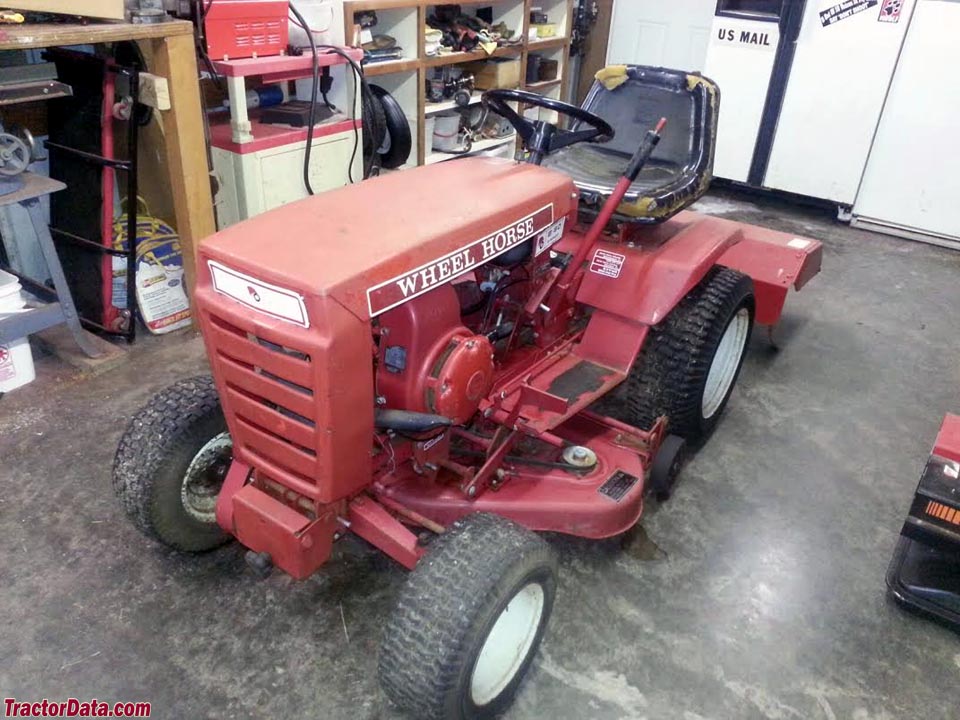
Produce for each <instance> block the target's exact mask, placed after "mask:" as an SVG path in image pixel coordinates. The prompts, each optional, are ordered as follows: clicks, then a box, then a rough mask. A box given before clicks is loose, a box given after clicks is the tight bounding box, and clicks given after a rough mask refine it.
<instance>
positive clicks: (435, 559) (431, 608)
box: [378, 513, 557, 720]
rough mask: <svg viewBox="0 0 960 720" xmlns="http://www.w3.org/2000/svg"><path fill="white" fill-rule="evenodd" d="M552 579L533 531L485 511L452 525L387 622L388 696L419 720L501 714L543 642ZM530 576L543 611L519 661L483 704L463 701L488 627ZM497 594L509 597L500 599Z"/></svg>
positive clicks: (381, 670) (384, 680)
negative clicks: (539, 592) (507, 679)
mask: <svg viewBox="0 0 960 720" xmlns="http://www.w3.org/2000/svg"><path fill="white" fill-rule="evenodd" d="M556 575H557V560H556V556H555V554H554V552H553V550H552V549H551V548H550V546H549V545H548V544H547V543H546V541H544V540H543V538H541V537H540V536H538V535H536V534H535V533H533V532H532V531H530V530H527V529H525V528H523V527H520V526H519V525H516V524H515V523H513V522H511V521H509V520H506V519H505V518H502V517H500V516H497V515H492V514H488V513H477V514H473V515H469V516H467V517H465V518H463V519H461V520H458V521H457V522H455V523H453V525H451V526H450V528H449V529H448V530H447V532H445V533H443V534H442V535H440V536H439V537H437V538H436V539H435V540H434V541H433V542H432V543H431V544H430V549H429V551H428V552H427V554H426V555H425V556H424V557H423V558H422V559H421V560H420V562H419V564H418V565H417V567H416V568H415V569H414V570H413V572H412V573H411V574H410V576H409V578H408V579H407V582H406V585H405V586H404V588H403V590H402V591H401V592H400V596H399V598H398V600H397V605H396V609H395V610H394V612H393V613H392V615H391V616H390V618H389V620H388V622H387V626H386V629H385V631H384V637H383V642H382V644H381V648H380V658H379V666H378V674H379V677H380V684H381V687H382V688H383V690H384V692H385V694H386V695H387V697H388V698H390V700H392V701H393V702H394V703H395V704H397V705H398V706H400V707H401V708H403V709H404V710H406V711H407V712H408V713H410V716H411V717H415V718H418V720H454V719H456V720H465V719H467V718H471V719H472V718H482V717H490V716H492V715H495V714H496V713H497V712H500V711H501V710H502V709H503V708H504V707H505V706H506V705H507V704H509V702H510V700H511V699H512V696H513V694H514V693H515V692H516V689H517V687H518V686H519V685H520V682H521V681H522V679H523V676H524V675H525V674H526V671H527V669H529V666H530V663H531V662H532V660H533V658H534V656H535V655H536V652H537V648H538V646H539V643H540V641H541V640H542V638H543V634H544V631H545V629H546V626H547V623H548V621H549V617H550V611H551V609H552V606H553V600H554V597H555V595H556ZM532 576H536V577H537V578H540V579H541V586H542V587H543V590H544V606H543V614H542V617H541V621H540V627H539V630H538V633H537V636H536V638H535V640H534V643H533V645H532V647H531V650H530V653H529V655H528V657H527V659H526V661H525V663H524V664H523V665H522V666H521V667H520V669H519V671H518V672H517V673H516V675H515V676H514V677H513V679H512V680H511V682H510V683H509V684H508V685H507V686H506V688H505V689H504V691H503V692H502V693H501V694H500V695H499V696H497V697H496V698H495V699H494V700H493V701H491V702H490V703H489V704H488V705H485V706H483V707H482V708H476V707H475V706H472V703H465V702H464V701H463V697H464V693H466V694H467V695H468V694H469V686H470V678H471V675H472V669H473V664H474V662H475V658H476V654H477V653H479V651H480V648H481V647H482V644H483V640H484V639H485V638H486V635H487V633H488V632H489V629H490V626H492V624H493V622H494V621H495V619H496V617H497V616H498V615H499V613H500V609H501V608H502V607H503V605H505V604H506V600H509V598H510V597H511V596H512V594H515V592H516V591H518V590H519V589H520V587H522V586H524V585H525V584H526V582H528V580H529V578H530V577H532ZM503 593H509V594H508V596H507V597H506V599H503V598H502V594H503ZM498 598H500V601H502V603H501V604H497V603H498V602H499V601H498ZM464 683H466V684H464Z"/></svg>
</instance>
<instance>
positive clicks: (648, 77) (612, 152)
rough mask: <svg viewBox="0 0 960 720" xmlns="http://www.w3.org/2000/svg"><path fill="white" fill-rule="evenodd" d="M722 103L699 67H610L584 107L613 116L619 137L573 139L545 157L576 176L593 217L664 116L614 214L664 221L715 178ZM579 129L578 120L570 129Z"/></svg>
mask: <svg viewBox="0 0 960 720" xmlns="http://www.w3.org/2000/svg"><path fill="white" fill-rule="evenodd" d="M719 104H720V92H719V90H718V89H717V86H716V85H715V84H714V83H713V82H712V81H711V80H708V79H707V78H705V77H703V76H702V75H699V74H696V73H694V74H690V73H685V72H680V71H679V70H668V69H666V68H654V67H645V66H642V65H619V66H612V67H608V68H605V69H604V70H601V71H600V72H598V73H597V81H596V82H595V83H594V85H593V87H592V88H591V90H590V93H589V94H588V95H587V99H586V101H585V102H584V104H583V108H584V109H585V110H588V111H590V112H592V113H594V114H596V115H599V116H600V117H602V118H603V119H604V120H606V121H607V122H609V123H610V124H611V125H612V126H613V128H614V130H615V131H616V137H615V138H614V139H613V140H611V141H610V142H608V143H605V144H591V143H580V144H577V145H571V146H570V147H567V148H564V149H562V150H560V151H558V152H556V153H553V154H552V155H550V156H548V157H547V158H546V159H545V160H544V161H543V164H544V165H545V166H548V167H551V168H553V169H555V170H559V171H561V172H563V173H566V174H567V175H569V176H570V177H571V178H572V179H573V182H574V183H575V184H576V186H577V187H578V188H579V189H580V212H581V215H582V216H585V217H584V219H585V220H589V219H591V218H592V217H593V216H595V215H596V213H597V211H599V209H600V206H602V205H603V203H604V201H605V200H606V199H607V198H608V197H609V196H610V194H611V193H612V192H613V188H614V186H615V185H616V184H617V181H618V180H619V179H620V177H621V176H622V174H623V172H624V170H626V168H627V164H628V163H629V162H630V158H631V157H632V156H633V153H634V152H636V149H637V148H638V147H639V146H640V142H641V140H642V139H643V137H644V135H645V134H646V132H647V130H650V129H651V128H653V126H654V125H656V123H657V121H658V120H659V119H660V118H661V117H665V118H667V126H666V129H665V130H664V131H663V139H662V140H661V141H660V144H659V145H658V146H657V148H656V150H655V151H654V153H653V155H652V156H651V158H650V161H649V162H648V163H647V165H646V166H645V167H644V169H643V171H642V172H641V173H640V176H639V177H638V178H637V181H636V182H634V183H633V185H631V186H630V190H629V191H628V192H627V195H626V197H625V198H624V202H623V203H622V204H621V205H620V207H619V208H618V209H617V213H616V216H615V220H616V221H618V222H631V223H658V222H663V221H664V220H666V219H668V218H670V217H672V216H673V215H675V214H676V213H678V212H680V211H681V210H683V209H684V208H685V207H687V206H688V205H691V204H693V203H694V202H695V201H696V200H697V199H698V198H699V197H700V196H701V195H703V194H704V193H705V192H706V191H707V188H708V187H709V186H710V180H711V178H712V177H713V156H714V146H715V144H716V131H717V130H716V129H717V112H718V110H719ZM576 129H577V124H576V123H575V124H574V125H573V126H572V127H571V130H576Z"/></svg>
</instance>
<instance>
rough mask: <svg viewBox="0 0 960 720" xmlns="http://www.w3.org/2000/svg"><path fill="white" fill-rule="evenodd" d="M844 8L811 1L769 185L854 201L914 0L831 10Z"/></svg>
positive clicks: (829, 0)
mask: <svg viewBox="0 0 960 720" xmlns="http://www.w3.org/2000/svg"><path fill="white" fill-rule="evenodd" d="M894 6H896V8H897V9H898V13H897V14H896V15H894V14H892V13H890V12H888V11H889V10H890V9H892V8H893V7H894ZM838 7H840V3H838V2H837V0H808V1H807V7H806V12H805V14H804V18H803V26H802V27H801V29H800V35H799V37H798V38H797V47H796V54H795V56H794V59H793V66H792V67H791V69H790V79H789V80H788V82H787V90H786V95H785V96H784V100H783V108H782V110H781V112H780V119H779V122H778V123H777V133H776V138H775V139H774V142H773V150H772V152H771V155H770V162H769V164H768V166H767V173H766V176H765V177H764V182H763V184H764V185H765V186H766V187H769V188H775V189H777V190H787V191H789V192H793V193H799V194H801V195H809V196H811V197H816V198H823V199H825V200H831V201H833V202H837V203H841V204H844V205H850V204H852V203H853V200H854V198H855V197H856V193H857V187H858V186H859V184H860V179H861V178H862V176H863V171H864V168H865V166H866V163H867V155H868V154H869V153H870V143H871V141H872V139H873V135H874V132H875V131H876V128H877V123H878V122H879V119H880V112H881V109H882V108H883V102H884V98H885V97H886V94H887V90H888V88H889V87H890V79H891V77H892V76H893V71H894V67H895V66H896V63H897V55H898V53H899V52H900V47H901V45H902V44H903V38H904V35H905V33H906V28H907V25H908V24H909V22H910V14H911V13H912V12H913V8H914V0H902V2H893V1H892V0H880V2H879V3H878V2H873V3H871V2H869V0H860V1H859V2H855V3H852V4H848V5H845V7H849V9H848V10H846V11H844V12H842V13H838V14H833V13H834V10H832V8H833V9H835V8H838ZM894 20H895V21H894ZM953 30H954V36H956V26H954V28H953ZM945 31H946V30H945ZM942 67H943V68H944V70H943V72H946V70H945V68H946V67H947V66H942ZM722 87H723V86H722V85H721V89H722ZM721 108H722V104H721Z"/></svg>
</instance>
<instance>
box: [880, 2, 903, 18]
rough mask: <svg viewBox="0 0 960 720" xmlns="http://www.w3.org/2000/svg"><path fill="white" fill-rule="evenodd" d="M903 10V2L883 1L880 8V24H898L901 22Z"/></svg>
mask: <svg viewBox="0 0 960 720" xmlns="http://www.w3.org/2000/svg"><path fill="white" fill-rule="evenodd" d="M901 10H903V0H883V5H882V6H881V7H880V17H879V18H877V20H879V21H880V22H888V23H896V22H900V11H901Z"/></svg>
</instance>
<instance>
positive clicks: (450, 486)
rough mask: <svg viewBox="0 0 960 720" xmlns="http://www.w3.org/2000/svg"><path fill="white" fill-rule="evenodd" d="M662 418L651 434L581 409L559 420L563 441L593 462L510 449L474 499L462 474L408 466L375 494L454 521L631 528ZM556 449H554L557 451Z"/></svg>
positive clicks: (602, 533)
mask: <svg viewBox="0 0 960 720" xmlns="http://www.w3.org/2000/svg"><path fill="white" fill-rule="evenodd" d="M662 430H663V426H662V425H658V426H657V427H656V428H655V430H654V432H652V433H650V434H646V433H639V432H638V431H636V430H634V429H632V428H628V427H627V426H623V425H620V424H619V423H617V422H616V421H615V420H611V419H610V418H604V417H602V416H599V415H594V414H593V413H580V414H578V415H575V416H574V417H572V418H570V419H569V420H567V421H566V422H564V423H563V424H562V425H560V426H559V427H558V428H556V435H557V436H559V437H561V438H563V439H564V440H565V441H567V442H569V443H571V444H573V445H579V446H584V447H589V448H590V449H591V450H593V451H594V452H595V453H596V456H597V462H596V465H595V466H593V467H592V468H589V469H585V470H583V471H578V470H576V469H574V468H570V467H557V466H558V465H561V463H559V462H553V463H551V462H550V461H549V458H550V457H551V454H550V452H549V449H546V453H545V454H541V455H538V454H537V453H536V452H530V451H529V449H528V448H524V449H523V452H522V453H521V452H520V451H518V452H517V455H516V456H513V455H509V454H508V455H507V456H506V457H505V459H504V461H503V463H502V464H501V466H500V467H501V469H502V470H503V471H504V474H503V475H502V477H499V478H498V479H497V481H495V482H494V483H493V486H492V487H491V488H490V490H488V491H487V492H484V493H483V494H481V495H479V496H478V497H476V498H474V499H471V498H469V497H467V496H466V495H465V494H464V493H463V492H461V491H460V490H459V489H458V486H457V483H456V482H442V478H439V480H441V481H439V482H434V483H430V484H425V483H424V481H423V478H422V477H421V476H419V475H417V474H416V473H413V472H410V473H407V474H406V475H405V476H403V477H402V478H401V479H399V480H397V481H396V482H391V483H390V484H382V485H380V486H378V487H377V489H376V494H377V495H379V496H383V497H385V498H387V499H388V500H390V501H393V502H395V503H399V504H400V505H402V506H403V507H406V508H409V509H410V510H413V511H415V512H417V513H419V514H421V515H424V516H426V517H428V518H430V519H431V520H433V521H435V522H437V523H439V524H441V525H449V524H450V523H452V522H453V521H455V520H457V519H458V518H460V517H463V516H465V515H468V514H469V513H473V512H491V513H495V514H497V515H502V516H504V517H506V518H509V519H511V520H514V521H515V522H518V523H520V524H521V525H524V526H525V527H529V528H531V529H534V530H542V531H551V532H562V533H566V534H573V535H578V536H581V537H586V538H605V537H611V536H614V535H617V534H619V533H622V532H624V531H626V530H628V529H629V528H631V527H632V526H633V525H634V524H635V523H636V522H637V520H638V519H639V518H640V514H641V513H642V511H643V497H644V489H645V477H646V473H647V470H648V468H649V464H650V461H651V460H652V456H653V454H654V452H655V451H656V448H657V447H658V446H659V443H660V439H661V434H662ZM553 455H554V456H555V455H556V452H554V453H553Z"/></svg>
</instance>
